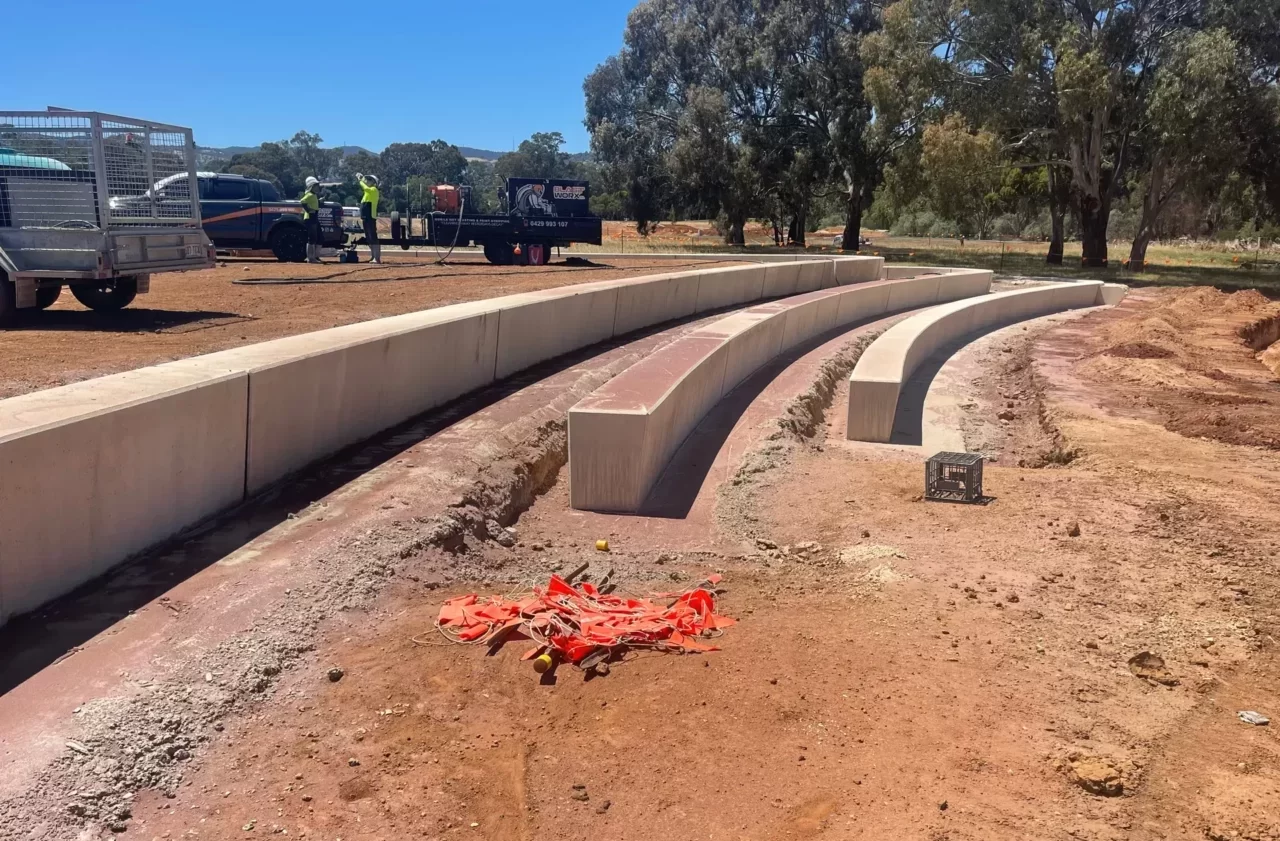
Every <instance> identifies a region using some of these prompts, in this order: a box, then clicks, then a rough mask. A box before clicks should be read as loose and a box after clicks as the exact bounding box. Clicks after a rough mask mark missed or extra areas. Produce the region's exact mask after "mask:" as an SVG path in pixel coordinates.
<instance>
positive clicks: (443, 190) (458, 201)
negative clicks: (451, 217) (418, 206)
mask: <svg viewBox="0 0 1280 841" xmlns="http://www.w3.org/2000/svg"><path fill="white" fill-rule="evenodd" d="M431 194H432V195H433V196H435V199H436V212H437V213H457V212H458V210H459V209H460V208H461V207H462V194H461V192H460V191H459V190H458V188H457V187H452V186H450V185H448V184H440V185H438V186H436V187H432V188H431Z"/></svg>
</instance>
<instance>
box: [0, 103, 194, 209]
mask: <svg viewBox="0 0 1280 841" xmlns="http://www.w3.org/2000/svg"><path fill="white" fill-rule="evenodd" d="M195 186H196V173H195V144H194V142H193V139H192V136H191V131H190V130H189V129H182V128H177V127H173V126H164V125H160V124H156V123H150V122H147V121H145V120H132V119H128V118H122V117H112V116H108V115H103V114H97V113H89V112H58V111H51V112H48V113H42V112H0V227H16V228H32V227H36V228H41V227H43V228H48V227H100V228H108V227H119V226H139V225H147V226H163V227H168V226H189V225H192V224H199V221H200V206H199V201H198V198H199V197H198V193H197V191H196V189H195Z"/></svg>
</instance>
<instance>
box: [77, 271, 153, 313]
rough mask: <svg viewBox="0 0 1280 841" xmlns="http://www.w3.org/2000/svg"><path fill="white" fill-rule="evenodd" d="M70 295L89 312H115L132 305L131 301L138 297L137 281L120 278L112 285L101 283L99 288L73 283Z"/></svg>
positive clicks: (87, 284) (90, 284)
mask: <svg viewBox="0 0 1280 841" xmlns="http://www.w3.org/2000/svg"><path fill="white" fill-rule="evenodd" d="M71 294H72V295H75V296H76V300H77V301H79V302H80V303H82V304H84V305H85V306H86V307H88V308H89V309H91V310H95V311H97V312H115V311H116V310H122V309H124V308H125V307H127V306H129V304H131V303H133V299H134V298H136V297H138V281H137V280H135V279H134V278H131V277H122V278H120V279H118V280H117V281H116V282H115V283H114V284H107V283H103V284H102V285H100V286H96V285H94V284H92V283H73V284H72V285H71Z"/></svg>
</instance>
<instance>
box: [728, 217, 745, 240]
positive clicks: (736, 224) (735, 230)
mask: <svg viewBox="0 0 1280 841" xmlns="http://www.w3.org/2000/svg"><path fill="white" fill-rule="evenodd" d="M745 224H746V222H745V221H742V220H735V221H732V222H730V223H729V244H730V245H746V244H747V237H746V234H744V233H743V230H742V228H743V226H744V225H745Z"/></svg>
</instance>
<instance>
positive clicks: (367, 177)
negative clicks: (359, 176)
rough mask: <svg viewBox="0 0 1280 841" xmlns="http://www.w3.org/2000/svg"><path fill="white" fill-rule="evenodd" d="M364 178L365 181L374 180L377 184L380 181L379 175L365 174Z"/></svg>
mask: <svg viewBox="0 0 1280 841" xmlns="http://www.w3.org/2000/svg"><path fill="white" fill-rule="evenodd" d="M364 180H365V181H372V182H373V183H374V184H377V183H378V176H376V175H366V176H364Z"/></svg>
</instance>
